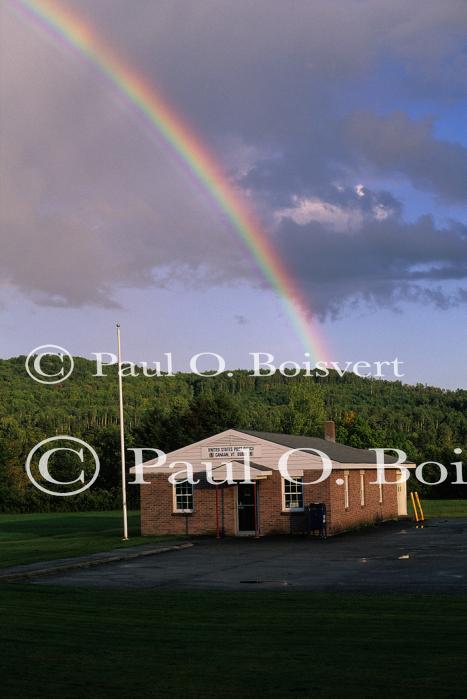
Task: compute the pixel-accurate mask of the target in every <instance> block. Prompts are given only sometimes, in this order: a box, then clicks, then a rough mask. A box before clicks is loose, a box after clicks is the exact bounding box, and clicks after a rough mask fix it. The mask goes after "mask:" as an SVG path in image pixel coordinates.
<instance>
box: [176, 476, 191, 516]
mask: <svg viewBox="0 0 467 699" xmlns="http://www.w3.org/2000/svg"><path fill="white" fill-rule="evenodd" d="M180 486H184V487H190V488H191V502H192V505H193V506H192V507H191V508H179V507H177V488H178V487H180ZM172 508H173V511H174V512H177V513H178V512H180V513H186V514H189V513H190V512H194V510H195V493H194V486H193V483H189V482H188V481H180V482H178V483H176V484H174V485H173V486H172Z"/></svg>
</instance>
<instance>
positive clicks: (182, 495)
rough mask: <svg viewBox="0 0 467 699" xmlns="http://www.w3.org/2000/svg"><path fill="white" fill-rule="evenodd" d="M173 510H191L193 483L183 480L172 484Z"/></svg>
mask: <svg viewBox="0 0 467 699" xmlns="http://www.w3.org/2000/svg"><path fill="white" fill-rule="evenodd" d="M174 510H175V512H193V484H192V483H188V481H185V482H183V483H177V484H176V485H175V486H174Z"/></svg>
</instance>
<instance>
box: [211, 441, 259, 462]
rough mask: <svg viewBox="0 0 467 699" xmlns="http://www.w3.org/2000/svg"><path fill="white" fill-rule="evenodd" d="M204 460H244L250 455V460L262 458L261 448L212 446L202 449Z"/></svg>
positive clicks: (245, 445)
mask: <svg viewBox="0 0 467 699" xmlns="http://www.w3.org/2000/svg"><path fill="white" fill-rule="evenodd" d="M201 452H202V458H203V459H244V458H245V455H246V454H248V455H249V457H250V459H253V458H254V457H256V456H261V447H260V446H258V445H255V444H240V445H235V446H231V445H225V446H224V445H221V446H218V445H210V446H207V447H202V448H201Z"/></svg>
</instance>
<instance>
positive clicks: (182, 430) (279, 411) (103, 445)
mask: <svg viewBox="0 0 467 699" xmlns="http://www.w3.org/2000/svg"><path fill="white" fill-rule="evenodd" d="M49 361H50V362H51V363H52V364H53V361H54V359H53V358H50V360H49ZM24 363H25V357H16V358H13V359H8V360H0V469H1V474H0V475H1V483H0V507H3V509H11V508H16V509H27V508H31V507H35V506H38V507H48V506H49V505H50V506H54V505H52V504H51V503H44V498H39V494H38V491H36V490H35V489H34V488H33V487H32V486H30V485H29V484H28V482H27V480H25V478H24V462H25V459H26V456H27V454H28V453H29V451H30V449H31V448H32V447H33V446H34V445H35V444H37V443H38V442H39V441H41V440H42V439H45V438H46V437H50V436H53V435H55V434H67V435H71V436H75V437H81V438H82V439H85V440H86V441H87V442H89V443H90V444H92V445H93V446H94V448H95V449H96V451H97V452H98V454H99V457H100V459H101V475H100V476H99V479H98V482H97V484H96V485H97V486H98V489H99V490H100V491H106V492H113V491H114V489H115V488H116V487H118V392H117V390H118V387H117V373H116V368H115V367H109V368H107V369H106V373H107V374H108V376H107V377H100V378H99V377H94V376H93V374H94V373H95V363H94V362H92V361H90V360H86V359H82V358H79V357H77V358H75V370H74V372H73V375H72V376H71V378H69V379H68V380H67V381H65V382H63V383H60V384H55V385H41V384H39V383H36V382H35V381H33V380H32V379H31V378H30V377H29V376H28V375H27V373H26V371H25V365H24ZM51 366H52V365H51ZM124 394H125V416H126V431H127V443H128V446H131V445H134V446H147V447H158V448H160V449H164V450H166V451H167V450H170V449H173V448H175V447H178V446H181V445H182V444H184V443H186V442H188V441H194V440H196V439H201V438H202V437H205V436H207V435H209V434H212V433H214V432H216V431H221V430H223V429H227V428H229V427H238V428H244V429H252V430H264V431H271V432H287V433H294V434H308V435H314V436H322V423H323V421H324V420H325V419H333V420H335V422H336V427H337V440H338V441H340V442H343V443H346V444H350V445H352V446H356V447H378V446H381V447H397V448H399V449H403V450H405V451H406V453H407V454H408V456H409V458H410V459H411V460H413V461H416V462H417V463H420V462H421V461H425V460H436V461H441V462H442V463H445V464H448V463H449V462H450V461H453V460H455V459H456V458H457V459H458V458H459V457H456V456H455V455H454V454H453V449H454V448H455V447H461V448H465V447H466V446H467V391H466V390H457V391H448V390H443V389H440V388H434V387H429V386H423V385H421V384H418V385H416V386H411V385H404V384H401V383H400V382H397V381H383V380H381V379H363V378H359V377H357V376H356V375H354V374H346V375H344V377H342V378H341V377H340V376H338V375H337V374H335V373H333V374H331V375H330V376H329V377H325V378H318V377H305V376H298V377H295V378H292V377H284V376H281V375H280V374H279V373H276V374H275V375H274V376H271V377H267V376H262V377H259V378H258V377H253V376H251V375H250V373H249V372H247V371H242V370H237V371H234V372H233V376H232V377H228V376H227V375H226V374H223V375H221V376H218V377H213V376H206V377H200V376H196V375H192V374H177V375H176V376H174V377H151V378H148V377H145V376H142V375H141V376H138V377H127V378H125V379H124ZM461 458H462V457H461ZM464 460H465V459H464ZM31 488H32V489H33V490H34V491H35V493H32V492H31ZM442 490H443V489H441V490H439V489H438V492H439V493H440V494H441V493H442ZM458 490H459V489H458ZM443 494H446V493H443ZM457 494H458V495H459V492H458V493H457ZM462 496H464V493H463V492H462ZM44 497H45V498H47V496H44ZM83 497H84V496H83ZM53 500H72V498H53ZM107 501H109V499H107V500H106V502H107ZM109 502H110V501H109ZM62 506H63V503H62ZM67 506H69V504H68V505H67Z"/></svg>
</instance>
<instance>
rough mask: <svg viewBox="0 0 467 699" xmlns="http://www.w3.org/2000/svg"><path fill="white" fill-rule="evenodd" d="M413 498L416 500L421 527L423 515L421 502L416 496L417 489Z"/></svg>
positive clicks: (423, 519) (423, 520)
mask: <svg viewBox="0 0 467 699" xmlns="http://www.w3.org/2000/svg"><path fill="white" fill-rule="evenodd" d="M415 500H416V501H417V505H418V509H419V510H420V521H421V523H422V527H423V526H424V524H425V515H424V513H423V509H422V504H421V502H420V498H419V497H418V493H417V491H415Z"/></svg>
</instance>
